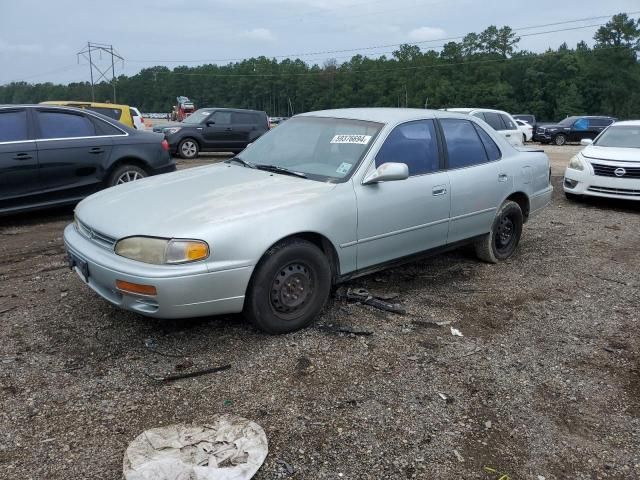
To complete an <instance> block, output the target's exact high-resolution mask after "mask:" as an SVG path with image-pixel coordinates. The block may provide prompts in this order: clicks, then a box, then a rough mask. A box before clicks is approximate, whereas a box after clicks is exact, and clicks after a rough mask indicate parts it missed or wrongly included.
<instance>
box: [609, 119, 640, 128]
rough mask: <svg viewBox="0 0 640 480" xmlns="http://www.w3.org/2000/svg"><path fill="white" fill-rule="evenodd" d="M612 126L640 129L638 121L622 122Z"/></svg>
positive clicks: (639, 121)
mask: <svg viewBox="0 0 640 480" xmlns="http://www.w3.org/2000/svg"><path fill="white" fill-rule="evenodd" d="M613 125H616V126H622V127H640V120H624V121H622V122H616V123H614V124H613Z"/></svg>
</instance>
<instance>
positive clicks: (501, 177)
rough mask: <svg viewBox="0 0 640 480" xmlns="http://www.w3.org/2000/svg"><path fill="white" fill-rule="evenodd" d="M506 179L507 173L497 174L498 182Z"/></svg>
mask: <svg viewBox="0 0 640 480" xmlns="http://www.w3.org/2000/svg"><path fill="white" fill-rule="evenodd" d="M508 179H509V175H507V174H506V173H501V174H499V175H498V181H499V182H506V181H507V180H508Z"/></svg>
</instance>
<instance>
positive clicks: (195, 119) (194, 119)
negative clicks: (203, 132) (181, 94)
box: [182, 108, 212, 125]
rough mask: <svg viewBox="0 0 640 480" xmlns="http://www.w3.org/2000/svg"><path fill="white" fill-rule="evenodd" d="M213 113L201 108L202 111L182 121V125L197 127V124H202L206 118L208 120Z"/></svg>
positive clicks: (197, 111)
mask: <svg viewBox="0 0 640 480" xmlns="http://www.w3.org/2000/svg"><path fill="white" fill-rule="evenodd" d="M211 112H212V111H211V110H207V109H204V108H201V109H200V110H196V111H195V112H193V113H192V114H191V115H189V116H188V117H187V118H185V119H184V120H183V121H182V123H186V124H189V125H195V124H199V123H202V122H203V121H204V119H205V118H207V117H208V116H209V115H211Z"/></svg>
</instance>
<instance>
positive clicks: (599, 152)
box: [582, 145, 640, 162]
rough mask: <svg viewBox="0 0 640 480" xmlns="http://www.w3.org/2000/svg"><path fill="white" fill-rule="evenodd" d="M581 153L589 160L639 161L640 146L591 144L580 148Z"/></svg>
mask: <svg viewBox="0 0 640 480" xmlns="http://www.w3.org/2000/svg"><path fill="white" fill-rule="evenodd" d="M582 155H583V156H584V157H586V158H588V159H589V160H613V161H615V160H618V161H621V162H640V148H615V147H599V146H597V145H591V146H588V147H587V148H585V149H584V150H582Z"/></svg>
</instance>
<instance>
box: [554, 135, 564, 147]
mask: <svg viewBox="0 0 640 480" xmlns="http://www.w3.org/2000/svg"><path fill="white" fill-rule="evenodd" d="M564 142H565V138H564V136H562V135H558V136H557V137H556V145H564Z"/></svg>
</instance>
